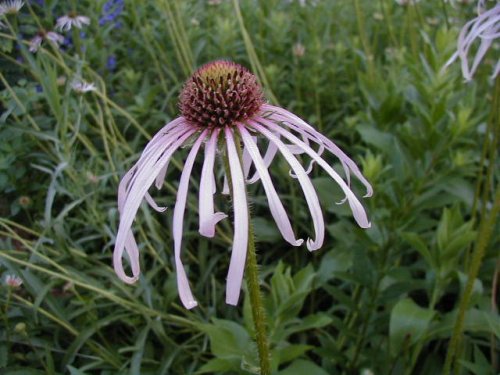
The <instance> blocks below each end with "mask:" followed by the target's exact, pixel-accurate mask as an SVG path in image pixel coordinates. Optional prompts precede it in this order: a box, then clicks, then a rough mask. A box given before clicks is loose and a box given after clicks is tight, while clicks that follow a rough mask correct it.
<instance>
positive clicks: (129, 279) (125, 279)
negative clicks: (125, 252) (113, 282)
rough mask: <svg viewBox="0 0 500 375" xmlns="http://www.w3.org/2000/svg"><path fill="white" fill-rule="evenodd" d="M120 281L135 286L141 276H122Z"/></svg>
mask: <svg viewBox="0 0 500 375" xmlns="http://www.w3.org/2000/svg"><path fill="white" fill-rule="evenodd" d="M120 279H121V280H122V281H123V282H124V283H127V284H135V283H136V282H137V280H139V276H132V277H129V276H126V275H123V276H120Z"/></svg>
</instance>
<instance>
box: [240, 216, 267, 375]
mask: <svg viewBox="0 0 500 375" xmlns="http://www.w3.org/2000/svg"><path fill="white" fill-rule="evenodd" d="M246 275H247V287H248V292H249V296H250V305H251V307H252V316H253V323H254V327H255V341H257V349H258V351H259V361H260V373H261V375H269V374H271V360H270V358H271V356H270V354H269V343H268V340H267V329H266V315H265V310H264V305H263V303H262V294H261V292H260V284H259V268H258V265H257V254H256V251H255V240H254V230H253V224H252V221H249V225H248V252H247V265H246Z"/></svg>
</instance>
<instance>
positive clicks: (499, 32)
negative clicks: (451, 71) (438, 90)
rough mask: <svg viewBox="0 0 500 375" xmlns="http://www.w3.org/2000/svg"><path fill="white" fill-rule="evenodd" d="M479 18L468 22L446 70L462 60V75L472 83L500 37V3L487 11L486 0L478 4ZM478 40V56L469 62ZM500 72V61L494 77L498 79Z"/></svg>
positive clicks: (461, 32)
mask: <svg viewBox="0 0 500 375" xmlns="http://www.w3.org/2000/svg"><path fill="white" fill-rule="evenodd" d="M477 11H478V16H477V17H476V18H473V19H472V20H470V21H469V22H467V23H466V24H465V25H464V27H463V28H462V30H461V31H460V34H459V36H458V42H457V51H456V52H455V53H454V54H453V56H451V58H450V59H449V60H448V62H447V63H446V64H445V66H444V68H445V69H446V68H447V67H448V66H450V65H451V64H452V63H453V62H454V61H455V60H456V59H458V58H459V59H460V61H461V65H462V75H463V76H464V78H465V80H467V81H470V80H471V79H472V76H473V75H474V73H475V72H476V70H477V68H478V66H479V63H480V62H481V61H482V60H483V58H484V56H485V55H486V52H487V51H488V49H489V48H490V46H491V45H492V43H493V42H494V40H495V39H497V38H499V37H500V3H497V4H496V5H495V6H494V7H493V8H491V9H489V10H486V7H485V4H484V0H483V1H479V2H478V6H477ZM476 40H478V41H479V42H480V43H479V47H478V48H477V51H476V55H475V56H474V59H473V60H472V64H470V62H469V57H468V55H469V51H470V49H471V47H472V45H473V44H474V42H475V41H476ZM499 72H500V59H498V60H497V63H496V65H495V67H494V68H493V74H492V77H496V76H497V75H498V73H499Z"/></svg>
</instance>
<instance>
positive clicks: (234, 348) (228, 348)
mask: <svg viewBox="0 0 500 375" xmlns="http://www.w3.org/2000/svg"><path fill="white" fill-rule="evenodd" d="M198 326H199V328H200V329H201V330H202V331H203V332H205V333H206V334H207V335H208V336H209V338H210V348H211V350H212V353H213V354H214V355H215V356H216V357H219V358H228V359H230V358H234V357H238V358H241V357H242V356H243V354H245V353H247V352H248V348H249V347H250V346H251V344H252V341H251V339H250V336H249V335H248V332H247V331H246V330H245V328H244V327H242V326H241V325H239V324H238V323H235V322H233V321H230V320H222V319H214V320H213V324H199V325H198Z"/></svg>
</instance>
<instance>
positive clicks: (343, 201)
mask: <svg viewBox="0 0 500 375" xmlns="http://www.w3.org/2000/svg"><path fill="white" fill-rule="evenodd" d="M346 200H347V197H345V198H344V199H342V200H341V201H340V202H335V204H336V205H341V204H344V203H345V201H346Z"/></svg>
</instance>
